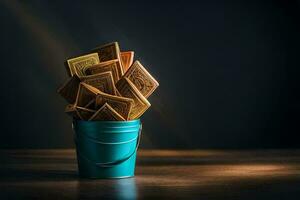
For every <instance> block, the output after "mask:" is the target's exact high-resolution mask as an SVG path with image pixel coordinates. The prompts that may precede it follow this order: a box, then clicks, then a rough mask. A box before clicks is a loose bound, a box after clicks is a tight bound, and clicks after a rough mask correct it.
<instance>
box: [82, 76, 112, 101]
mask: <svg viewBox="0 0 300 200" xmlns="http://www.w3.org/2000/svg"><path fill="white" fill-rule="evenodd" d="M82 82H84V83H86V84H89V85H91V86H93V87H95V88H97V89H98V90H100V91H102V92H105V93H107V94H112V95H116V87H115V84H114V79H113V77H112V73H111V72H110V71H108V72H103V73H99V74H94V75H89V76H84V77H82Z"/></svg>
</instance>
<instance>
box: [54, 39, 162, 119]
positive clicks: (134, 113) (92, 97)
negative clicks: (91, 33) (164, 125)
mask: <svg viewBox="0 0 300 200" xmlns="http://www.w3.org/2000/svg"><path fill="white" fill-rule="evenodd" d="M65 65H66V68H67V71H68V74H69V75H70V78H69V79H68V80H67V81H66V82H65V83H64V84H63V85H62V86H61V87H60V88H59V89H58V93H59V94H60V95H61V96H62V97H63V98H64V99H65V100H66V101H67V102H68V103H69V104H68V105H67V106H66V108H65V112H66V113H67V114H69V115H71V116H72V117H73V118H74V119H77V120H90V121H101V120H107V121H126V120H133V119H137V118H139V117H140V116H141V115H142V114H143V113H144V112H145V111H146V110H147V109H148V108H149V107H150V105H151V104H150V103H149V101H148V100H147V98H148V97H149V96H150V95H151V94H152V93H153V91H154V90H155V89H156V88H157V87H158V85H159V84H158V82H157V81H156V80H155V79H154V78H153V77H152V76H151V74H150V73H149V72H148V71H147V70H146V69H145V68H144V66H143V65H142V64H141V63H140V62H139V61H138V60H135V61H134V52H133V51H125V52H121V51H120V48H119V45H118V43H117V42H113V43H109V44H106V45H103V46H100V47H97V48H95V49H93V50H91V51H90V52H89V53H87V54H85V55H81V56H78V57H75V58H70V59H68V60H67V61H66V63H65Z"/></svg>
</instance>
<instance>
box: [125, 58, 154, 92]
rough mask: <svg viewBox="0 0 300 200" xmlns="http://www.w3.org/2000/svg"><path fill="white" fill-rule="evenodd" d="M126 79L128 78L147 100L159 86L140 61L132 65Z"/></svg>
mask: <svg viewBox="0 0 300 200" xmlns="http://www.w3.org/2000/svg"><path fill="white" fill-rule="evenodd" d="M124 77H126V78H128V79H129V80H130V81H131V82H132V83H133V84H134V85H135V87H136V88H137V89H138V90H139V91H140V92H141V93H142V94H143V96H144V97H146V98H147V97H149V96H150V95H151V94H152V93H153V92H154V90H155V89H156V88H157V87H158V86H159V84H158V82H157V81H156V80H155V79H154V78H153V77H152V76H151V74H150V73H149V72H148V71H147V70H146V69H145V68H144V67H143V65H142V64H141V63H140V62H139V61H135V62H134V63H133V64H132V65H131V67H130V68H129V69H128V71H127V72H126V73H125V74H124Z"/></svg>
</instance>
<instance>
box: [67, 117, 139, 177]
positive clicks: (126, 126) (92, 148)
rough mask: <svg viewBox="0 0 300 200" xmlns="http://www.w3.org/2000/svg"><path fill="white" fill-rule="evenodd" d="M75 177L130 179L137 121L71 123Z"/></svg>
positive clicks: (132, 174)
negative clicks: (75, 162)
mask: <svg viewBox="0 0 300 200" xmlns="http://www.w3.org/2000/svg"><path fill="white" fill-rule="evenodd" d="M73 128H74V131H75V136H74V139H75V144H76V152H77V161H78V169H79V175H80V176H81V177H84V178H124V177H131V176H134V170H135V160H136V151H137V148H138V143H139V139H140V132H141V123H140V120H139V119H137V120H132V121H80V120H77V121H74V122H73Z"/></svg>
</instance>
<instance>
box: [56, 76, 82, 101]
mask: <svg viewBox="0 0 300 200" xmlns="http://www.w3.org/2000/svg"><path fill="white" fill-rule="evenodd" d="M79 83H80V79H79V77H78V76H77V75H76V74H75V75H74V76H72V77H71V78H69V79H68V80H67V81H66V82H65V83H64V84H63V85H62V86H61V87H60V88H58V90H57V92H58V93H59V94H60V95H61V96H62V97H63V98H65V99H66V100H67V102H68V103H70V104H74V102H75V101H76V96H77V91H78V88H79Z"/></svg>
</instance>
